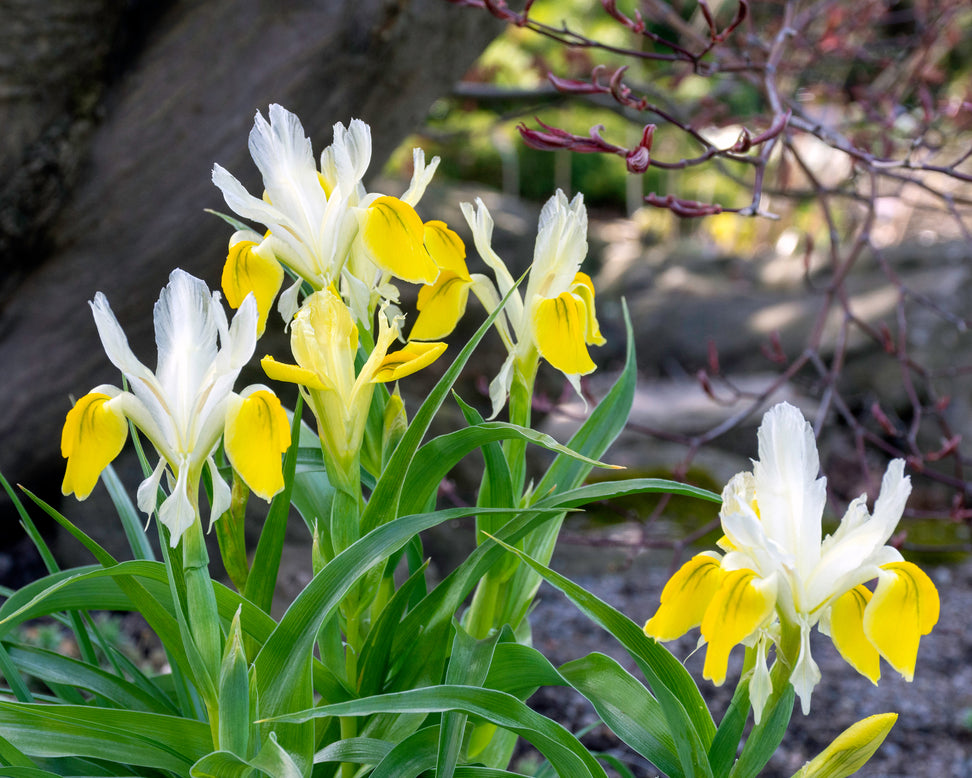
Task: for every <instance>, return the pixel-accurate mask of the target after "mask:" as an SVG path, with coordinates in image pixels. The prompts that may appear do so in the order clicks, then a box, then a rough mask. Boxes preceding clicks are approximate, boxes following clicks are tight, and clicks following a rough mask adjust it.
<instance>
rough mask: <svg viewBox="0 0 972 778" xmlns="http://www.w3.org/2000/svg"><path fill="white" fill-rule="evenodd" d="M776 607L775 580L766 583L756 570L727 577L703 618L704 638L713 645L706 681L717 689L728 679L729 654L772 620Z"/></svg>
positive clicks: (704, 674)
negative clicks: (766, 622) (710, 682)
mask: <svg viewBox="0 0 972 778" xmlns="http://www.w3.org/2000/svg"><path fill="white" fill-rule="evenodd" d="M775 604H776V580H775V577H774V578H771V579H767V580H765V581H764V580H762V579H760V578H759V577H758V576H757V575H756V573H754V572H753V571H752V570H733V571H732V572H731V573H729V574H727V575H726V576H725V578H724V579H723V581H722V585H721V586H720V587H719V590H718V591H717V592H716V593H715V595H714V596H713V598H712V600H711V602H710V603H709V607H708V608H706V611H705V616H704V617H703V618H702V637H704V638H705V640H706V642H708V644H709V645H708V648H707V649H706V652H705V665H704V666H703V669H702V677H703V678H706V679H707V680H710V681H712V682H713V683H714V684H715V685H716V686H720V685H721V684H722V683H723V682H724V681H725V680H726V669H727V667H728V664H729V652H730V651H731V650H732V648H733V647H734V646H736V645H737V644H739V643H741V642H742V641H743V640H745V639H746V638H748V637H749V636H750V635H752V634H753V633H754V632H755V631H756V630H757V629H758V628H759V627H760V626H761V625H762V624H763V622H765V621H766V620H767V619H768V618H769V617H770V615H771V614H772V613H773V610H774V606H775Z"/></svg>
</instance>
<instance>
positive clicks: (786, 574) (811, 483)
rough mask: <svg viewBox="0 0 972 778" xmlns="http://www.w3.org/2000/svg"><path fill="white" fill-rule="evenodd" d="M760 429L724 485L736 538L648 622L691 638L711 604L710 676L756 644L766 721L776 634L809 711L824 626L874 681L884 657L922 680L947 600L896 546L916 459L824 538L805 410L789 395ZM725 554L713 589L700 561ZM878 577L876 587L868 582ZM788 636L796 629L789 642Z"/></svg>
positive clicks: (759, 700) (683, 581)
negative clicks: (927, 638)
mask: <svg viewBox="0 0 972 778" xmlns="http://www.w3.org/2000/svg"><path fill="white" fill-rule="evenodd" d="M758 438H759V459H758V460H757V461H755V462H754V467H753V471H752V472H751V473H749V472H747V473H739V474H738V475H736V476H735V477H733V478H732V480H731V481H730V482H729V484H728V485H727V486H726V488H725V489H724V490H723V493H722V510H721V512H720V517H721V520H722V529H723V531H724V532H725V536H724V537H723V538H722V539H721V540H720V541H719V544H718V545H719V546H720V547H721V548H722V549H723V550H724V551H725V552H726V554H725V555H724V556H722V557H721V558H720V557H718V556H716V555H712V556H711V557H710V559H701V560H700V558H699V557H695V558H693V559H692V560H690V561H689V562H688V563H687V564H686V565H685V566H684V567H683V568H682V569H681V570H680V571H679V572H677V573H676V574H675V575H674V576H673V577H672V579H671V581H669V584H668V585H667V586H666V587H665V591H664V592H663V594H662V601H661V606H660V607H659V609H658V612H657V613H656V614H655V616H654V617H652V618H651V619H650V620H649V621H648V623H647V624H646V625H645V632H646V633H647V634H648V635H650V636H652V637H655V638H657V639H659V640H671V639H673V638H676V637H679V636H680V635H681V634H684V632H687V631H688V630H689V629H691V628H692V627H694V626H695V624H696V623H698V612H699V610H700V609H701V610H703V611H704V613H703V615H702V618H701V625H702V636H703V638H704V639H705V640H706V641H707V642H708V648H707V651H706V661H705V672H704V675H705V677H706V678H709V679H711V680H713V681H714V682H715V683H722V681H723V680H724V679H725V674H726V663H727V661H728V656H729V652H730V651H731V649H732V648H733V646H735V645H738V644H740V643H744V644H745V645H747V646H755V647H756V648H757V652H756V655H757V661H756V663H755V666H754V667H753V670H752V673H753V678H752V682H751V684H750V699H751V700H752V704H753V710H754V713H755V716H756V720H757V722H758V721H759V719H760V716H761V714H762V709H763V706H764V705H765V704H766V702H767V700H768V698H769V695H770V694H771V693H772V692H773V691H777V692H778V691H780V690H779V689H775V690H774V689H772V684H771V683H770V674H769V669H768V668H767V666H766V660H765V657H766V648H767V644H768V643H769V642H775V643H776V644H777V652H778V654H786V655H785V656H778V658H777V661H783V662H786V663H787V666H788V667H789V668H790V672H789V682H790V683H791V684H792V685H793V687H794V689H795V691H796V693H797V695H798V696H799V697H800V700H801V703H802V706H803V711H804V713H807V712H808V711H809V709H810V695H811V693H812V691H813V687H814V686H815V685H816V683H817V682H818V681H819V679H820V670H819V669H818V667H817V664H816V663H815V662H814V661H813V658H812V657H811V655H810V630H811V629H812V627H813V626H814V625H819V627H820V630H821V631H822V632H824V633H825V634H828V635H830V637H831V639H832V640H833V642H834V645H835V646H836V647H837V649H838V650H839V651H840V653H841V655H842V656H843V657H844V658H845V659H846V660H847V662H848V663H849V664H850V665H851V666H852V667H854V668H855V669H856V670H857V671H858V672H860V673H861V674H862V675H864V676H866V677H867V678H869V679H870V680H871V681H872V682H875V683H876V682H877V680H878V679H879V678H880V659H879V657H884V659H885V660H887V662H888V663H889V664H890V665H891V666H892V667H893V668H894V669H895V670H897V671H898V672H899V673H900V674H901V675H902V676H903V677H904V678H905V680H907V681H911V680H912V678H913V677H914V671H915V661H916V658H917V655H918V643H919V641H920V638H921V636H922V635H927V634H928V633H929V632H930V631H931V629H932V627H933V626H934V625H935V623H936V622H937V621H938V611H939V598H938V592H937V591H936V589H935V586H934V584H933V583H932V582H931V580H930V579H929V578H928V576H927V575H925V573H923V572H922V571H921V570H920V569H919V568H918V567H917V566H915V565H914V564H912V563H910V562H905V561H904V560H903V559H902V558H901V554H900V553H899V552H898V551H897V550H896V549H894V548H893V547H891V546H888V545H886V543H887V540H888V538H890V537H891V535H892V534H893V532H894V529H895V527H896V526H897V523H898V520H899V519H900V518H901V514H902V511H903V510H904V506H905V501H906V500H907V498H908V494H909V493H910V492H911V483H910V481H909V479H908V478H907V477H906V476H905V475H904V462H903V461H902V460H895V461H893V462H891V464H890V465H888V469H887V472H886V473H885V475H884V479H883V481H882V483H881V493H880V495H879V496H878V498H877V501H876V502H875V504H874V511H873V513H869V512H868V510H867V507H866V497H865V496H863V495H862V496H861V497H859V498H858V499H856V500H854V501H853V502H852V503H851V504H850V506H849V507H848V509H847V513H846V514H845V515H844V518H843V519H842V521H841V523H840V526H839V527H838V528H837V531H836V532H834V534H833V535H828V536H827V537H825V538H821V522H822V517H823V508H824V501H825V498H826V483H825V479H823V478H818V477H817V473H818V468H819V460H818V456H817V449H816V443H815V441H814V437H813V431H812V430H811V428H810V425H809V424H808V423H807V422H806V420H804V418H803V416H802V415H801V414H800V412H799V411H798V410H797V409H796V408H794V407H792V406H790V405H787V404H786V403H781V404H779V405H777V406H775V407H774V408H772V409H770V410H769V411H768V412H767V414H766V416H765V418H764V419H763V423H762V425H761V426H760V428H759V433H758ZM713 560H714V561H713ZM713 564H718V565H719V567H720V568H721V569H722V571H723V577H722V578H721V580H718V586H717V588H716V590H715V592H714V593H711V589H712V586H713V584H712V583H711V582H712V581H716V580H717V576H715V574H713V573H709V575H708V576H706V577H705V578H702V577H700V571H705V570H708V568H710V567H711V566H712V565H713ZM703 580H704V581H705V586H702V585H701V584H700V581H703ZM874 580H876V581H877V585H876V588H875V589H874V591H873V593H872V591H871V590H870V589H869V588H867V586H865V584H866V583H868V582H869V581H874ZM690 602H691V603H692V604H691V605H689V603H690ZM683 611H684V612H683ZM781 634H790V635H793V636H794V639H793V640H789V641H781V640H780V635H781ZM784 644H785V645H786V646H787V648H784ZM787 652H789V653H787Z"/></svg>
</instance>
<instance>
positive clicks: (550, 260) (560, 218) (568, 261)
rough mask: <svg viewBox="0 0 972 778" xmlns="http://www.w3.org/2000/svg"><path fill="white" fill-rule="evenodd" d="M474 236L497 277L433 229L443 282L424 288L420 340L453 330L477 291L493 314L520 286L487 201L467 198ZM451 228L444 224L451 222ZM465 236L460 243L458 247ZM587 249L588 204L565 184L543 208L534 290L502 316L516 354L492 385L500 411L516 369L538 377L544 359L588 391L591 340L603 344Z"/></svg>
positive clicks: (416, 333) (416, 331)
mask: <svg viewBox="0 0 972 778" xmlns="http://www.w3.org/2000/svg"><path fill="white" fill-rule="evenodd" d="M462 212H463V214H464V215H465V217H466V221H467V222H468V223H469V226H470V228H471V229H472V233H473V241H474V242H475V244H476V249H477V251H478V252H479V255H480V256H481V257H482V258H483V260H484V261H485V262H486V264H487V265H489V267H490V269H492V271H493V275H494V277H495V279H496V281H495V285H494V284H493V282H491V281H490V280H489V279H488V278H487V277H486V276H483V275H479V274H470V273H469V272H468V270H467V268H466V264H465V260H464V257H465V251H464V249H463V247H462V244H461V242H459V241H458V238H453V237H452V235H454V233H453V234H452V235H450V234H449V231H441V230H439V231H437V232H434V233H431V234H430V233H429V232H427V234H426V240H425V244H426V246H427V247H428V249H429V252H430V254H431V255H432V256H433V258H434V259H435V261H436V263H437V264H438V265H439V267H440V274H439V277H438V279H437V280H436V282H435V283H434V284H432V285H430V286H428V287H426V288H424V289H423V290H422V291H421V292H420V293H419V301H418V302H419V316H418V318H417V320H416V322H415V327H414V328H413V330H412V337H413V338H424V337H442V336H444V335H445V334H447V333H448V332H451V330H452V329H453V327H455V324H456V322H457V321H458V320H459V318H460V316H461V315H462V313H463V311H464V310H465V306H466V302H467V299H468V293H469V291H472V292H473V293H474V294H475V295H476V296H477V297H478V298H479V299H480V301H481V302H482V303H483V305H484V307H485V308H486V309H487V310H488V311H490V312H492V311H493V310H494V309H495V308H496V307H497V306H498V305H499V301H500V299H501V298H502V297H504V296H505V295H506V294H507V293H508V292H509V291H510V290H511V289H513V287H514V286H515V283H516V282H515V280H514V279H513V276H512V275H511V273H510V271H509V269H508V268H507V266H506V263H505V262H503V260H502V259H501V258H500V257H499V255H497V254H496V252H495V251H494V250H493V247H492V235H493V219H492V217H491V216H490V214H489V210H488V209H487V208H486V205H485V204H484V203H483V201H482V200H477V201H476V206H475V208H474V207H473V206H472V205H471V204H469V203H463V204H462ZM443 226H444V225H443ZM457 242H458V245H457ZM586 255H587V210H586V209H585V207H584V199H583V197H582V196H581V195H580V194H578V195H577V196H575V197H574V199H573V200H571V201H570V202H568V201H567V197H566V196H565V195H564V193H563V192H561V191H560V190H558V191H557V193H556V194H555V195H554V196H553V197H551V198H550V199H549V200H548V201H547V203H546V204H545V205H544V207H543V210H542V212H541V214H540V224H539V229H538V232H537V241H536V246H535V248H534V254H533V264H532V266H531V268H530V276H529V279H528V281H527V285H526V289H525V290H524V292H523V294H522V295H521V294H520V292H519V291H513V293H512V294H511V295H510V299H509V301H508V302H507V304H506V307H505V308H504V309H503V311H502V312H501V313H500V315H499V316H498V317H497V319H496V328H497V330H498V331H499V334H500V337H501V338H502V340H503V343H504V345H505V346H506V348H507V352H508V356H507V359H506V361H505V362H504V364H503V366H502V368H501V369H500V372H499V374H498V375H497V376H496V378H494V379H493V381H492V383H491V384H490V390H489V392H490V399H491V400H492V405H493V415H494V416H495V415H496V414H497V413H498V412H499V410H500V409H501V408H502V406H503V403H504V402H505V401H506V398H507V396H508V395H509V391H510V387H511V385H512V382H513V374H514V372H519V373H521V374H522V375H524V376H527V377H528V378H529V379H530V380H531V381H532V376H533V374H534V372H535V370H536V365H537V362H538V360H539V358H540V357H543V358H544V359H546V360H547V361H548V362H549V363H550V364H551V365H553V366H554V367H555V368H557V369H558V370H560V371H561V372H562V373H563V374H564V375H565V376H566V378H567V380H568V381H570V384H571V386H573V387H574V389H575V391H577V392H578V394H579V393H580V377H581V376H583V375H587V374H589V373H591V372H593V371H594V369H595V365H594V362H593V360H592V359H591V356H590V353H589V351H588V346H591V345H598V346H599V345H602V344H603V343H604V338H603V336H602V335H601V331H600V328H599V326H598V323H597V315H596V311H595V307H594V286H593V284H592V283H591V279H590V278H589V277H588V276H587V275H586V274H585V273H582V272H580V265H581V262H583V260H584V257H585V256H586Z"/></svg>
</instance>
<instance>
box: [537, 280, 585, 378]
mask: <svg viewBox="0 0 972 778" xmlns="http://www.w3.org/2000/svg"><path fill="white" fill-rule="evenodd" d="M533 334H534V338H535V339H536V343H537V349H538V350H539V351H540V354H541V355H542V356H543V358H544V359H546V360H547V361H548V362H549V363H550V364H551V365H553V366H554V367H555V368H557V369H558V370H559V371H560V372H562V373H565V374H567V375H587V374H588V373H592V372H594V370H595V368H596V367H597V366H596V365H595V364H594V362H593V360H591V356H590V354H589V353H588V352H587V345H586V335H587V306H586V305H585V304H584V301H583V300H582V299H581V298H579V297H577V296H576V295H573V294H571V293H570V292H563V293H561V294H559V295H558V296H557V297H553V298H548V299H543V300H540V301H539V303H538V304H537V305H536V307H535V308H534V311H533Z"/></svg>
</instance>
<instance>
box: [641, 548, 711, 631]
mask: <svg viewBox="0 0 972 778" xmlns="http://www.w3.org/2000/svg"><path fill="white" fill-rule="evenodd" d="M719 561H720V560H719V558H718V557H716V556H713V555H711V554H697V555H696V556H694V557H692V558H691V559H690V560H689V561H688V562H686V563H685V564H684V565H682V566H681V568H679V570H678V571H677V572H676V573H675V575H673V576H672V577H671V578H670V579H669V580H668V583H666V584H665V588H664V589H662V593H661V604H660V605H659V607H658V610H657V611H656V612H655V615H654V616H652V617H651V618H650V619H648V623H647V624H645V634H646V635H648V637H652V638H655V640H674V639H675V638H679V637H681V636H682V635H684V634H685V633H686V632H688V631H689V630H690V629H692V628H693V627H697V626H698V625H699V624H701V623H702V618H703V616H705V610H706V608H708V607H709V603H710V602H711V601H712V598H713V597H714V596H715V593H716V592H717V591H718V590H719V586H720V585H721V584H722V580H723V578H725V573H724V572H723V571H722V568H721V567H720V566H719Z"/></svg>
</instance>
